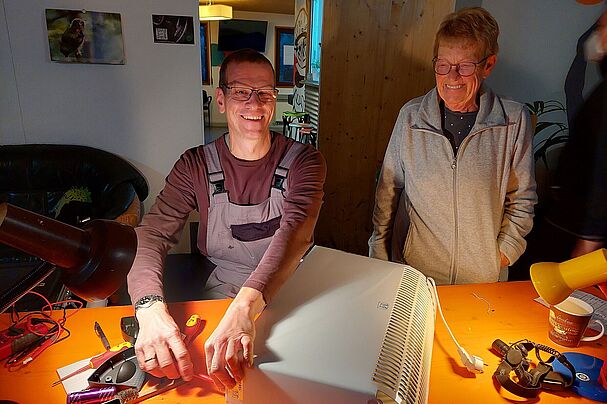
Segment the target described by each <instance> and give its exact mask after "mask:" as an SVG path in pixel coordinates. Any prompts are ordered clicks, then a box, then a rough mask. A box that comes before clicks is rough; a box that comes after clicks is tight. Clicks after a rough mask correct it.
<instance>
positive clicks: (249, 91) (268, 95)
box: [222, 85, 278, 102]
mask: <svg viewBox="0 0 607 404" xmlns="http://www.w3.org/2000/svg"><path fill="white" fill-rule="evenodd" d="M222 87H223V88H225V89H226V90H228V91H229V92H230V98H232V99H233V100H236V101H248V100H249V99H250V98H251V96H252V95H253V93H256V94H257V98H259V101H261V102H272V101H274V100H275V99H276V96H277V95H278V90H277V89H275V88H250V87H238V86H226V85H224V86H222Z"/></svg>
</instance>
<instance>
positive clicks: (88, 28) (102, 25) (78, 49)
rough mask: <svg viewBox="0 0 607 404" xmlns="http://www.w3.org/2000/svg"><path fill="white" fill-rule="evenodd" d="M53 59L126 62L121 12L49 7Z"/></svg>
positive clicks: (48, 29) (82, 61) (49, 41)
mask: <svg viewBox="0 0 607 404" xmlns="http://www.w3.org/2000/svg"><path fill="white" fill-rule="evenodd" d="M46 28H47V32H48V43H49V50H50V55H51V60H52V61H54V62H63V63H105V64H124V62H125V61H124V43H123V40H122V23H121V20H120V14H118V13H100V12H96V11H84V10H58V9H46Z"/></svg>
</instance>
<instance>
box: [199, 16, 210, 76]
mask: <svg viewBox="0 0 607 404" xmlns="http://www.w3.org/2000/svg"><path fill="white" fill-rule="evenodd" d="M209 38H210V31H209V23H208V22H206V21H200V66H201V74H202V84H205V85H210V84H211V41H210V39H209Z"/></svg>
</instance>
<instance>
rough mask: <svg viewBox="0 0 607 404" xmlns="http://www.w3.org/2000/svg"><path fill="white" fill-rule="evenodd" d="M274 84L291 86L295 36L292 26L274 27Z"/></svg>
mask: <svg viewBox="0 0 607 404" xmlns="http://www.w3.org/2000/svg"><path fill="white" fill-rule="evenodd" d="M276 36H277V38H276V41H277V43H276V66H275V68H276V85H277V86H293V68H294V66H295V46H294V45H295V36H294V34H293V28H276Z"/></svg>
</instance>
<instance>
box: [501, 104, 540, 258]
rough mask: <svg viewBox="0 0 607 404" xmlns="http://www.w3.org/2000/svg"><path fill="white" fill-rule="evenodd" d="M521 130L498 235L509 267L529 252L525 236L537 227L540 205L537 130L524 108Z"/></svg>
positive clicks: (520, 121)
mask: <svg viewBox="0 0 607 404" xmlns="http://www.w3.org/2000/svg"><path fill="white" fill-rule="evenodd" d="M517 130H518V132H517V139H516V142H515V146H514V154H513V156H512V163H511V170H510V176H509V178H508V184H507V189H506V198H505V201H504V214H503V217H502V225H501V229H500V233H499V235H498V245H499V250H500V254H501V256H502V257H501V259H502V264H504V258H506V260H507V265H511V264H513V263H514V262H516V260H518V259H519V257H520V256H521V255H522V254H523V252H524V251H525V247H526V245H527V242H526V241H525V236H526V235H527V233H529V231H531V227H532V226H533V216H534V206H535V204H536V203H537V194H536V184H535V174H534V173H535V163H534V159H533V127H532V126H531V118H530V116H529V112H528V111H527V109H526V108H524V107H523V108H521V112H520V119H519V122H518V123H517Z"/></svg>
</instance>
